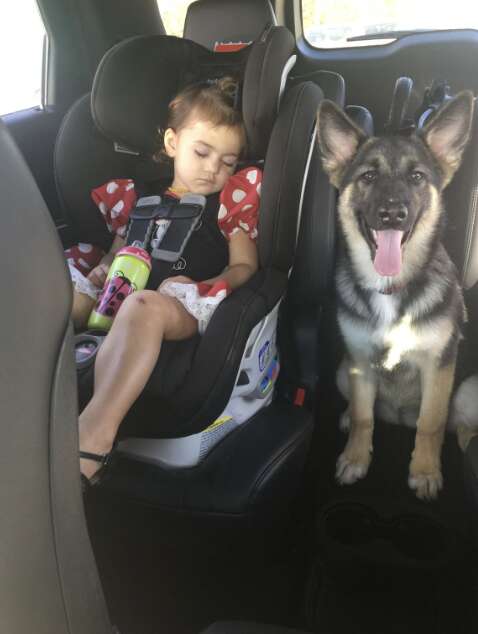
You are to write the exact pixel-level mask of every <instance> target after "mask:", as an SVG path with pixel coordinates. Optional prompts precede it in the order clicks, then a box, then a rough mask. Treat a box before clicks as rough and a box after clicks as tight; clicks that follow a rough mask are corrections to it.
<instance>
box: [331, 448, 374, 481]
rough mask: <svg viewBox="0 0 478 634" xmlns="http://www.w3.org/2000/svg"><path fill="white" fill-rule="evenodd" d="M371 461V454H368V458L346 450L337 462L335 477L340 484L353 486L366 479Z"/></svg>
mask: <svg viewBox="0 0 478 634" xmlns="http://www.w3.org/2000/svg"><path fill="white" fill-rule="evenodd" d="M370 460H371V454H370V452H367V454H366V456H359V455H354V452H350V451H347V449H346V450H345V451H344V452H343V453H342V454H341V455H340V456H339V459H338V460H337V468H336V470H335V477H336V478H337V480H338V482H339V483H340V484H353V483H354V482H357V480H361V479H362V478H365V476H366V475H367V471H368V468H369V465H370Z"/></svg>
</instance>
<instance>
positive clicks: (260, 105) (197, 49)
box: [91, 27, 294, 159]
mask: <svg viewBox="0 0 478 634" xmlns="http://www.w3.org/2000/svg"><path fill="white" fill-rule="evenodd" d="M293 49H294V38H293V36H292V34H291V33H290V31H288V30H287V29H285V28H284V27H271V28H269V29H267V30H266V31H265V32H264V33H263V34H262V36H261V37H260V38H259V39H258V40H257V41H256V42H254V44H253V45H252V46H250V47H247V48H244V49H242V50H240V51H237V52H234V53H214V52H212V51H209V50H207V49H206V48H204V47H202V46H200V45H199V44H196V43H195V42H191V41H190V40H184V39H182V38H176V37H172V36H167V35H153V36H138V37H134V38H131V39H128V40H125V41H123V42H120V43H119V44H117V45H116V46H114V47H113V48H112V49H110V50H109V51H108V52H107V53H106V55H105V56H104V57H103V59H102V61H101V63H100V65H99V66H98V70H97V71H96V75H95V79H94V82H93V90H92V93H91V110H92V116H93V120H94V122H95V124H96V126H97V127H98V129H99V130H100V132H101V133H102V134H103V135H104V136H106V137H107V138H108V139H110V140H111V141H113V142H115V143H117V144H119V145H121V146H125V147H126V148H128V149H129V150H132V151H135V152H138V153H139V154H143V155H152V154H154V153H155V152H156V151H157V150H158V133H157V129H158V127H161V128H164V126H165V125H166V123H167V115H168V104H169V102H170V101H171V99H172V98H173V97H174V96H175V95H176V94H177V93H178V92H179V91H180V90H181V89H183V88H184V87H185V86H187V85H189V84H192V83H194V82H197V81H201V80H204V79H215V78H218V77H223V76H225V75H229V74H230V75H233V76H234V77H238V79H239V80H240V81H242V97H241V101H242V113H243V118H244V124H245V129H246V135H247V141H248V155H249V156H248V158H253V159H260V158H263V157H264V155H265V152H266V149H267V144H268V141H269V136H270V133H271V131H272V127H273V125H274V121H275V118H276V115H277V110H278V103H279V98H280V92H281V89H282V88H283V84H284V76H285V72H287V69H288V68H289V67H290V59H291V54H292V51H293Z"/></svg>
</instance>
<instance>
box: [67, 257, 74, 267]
mask: <svg viewBox="0 0 478 634" xmlns="http://www.w3.org/2000/svg"><path fill="white" fill-rule="evenodd" d="M67 262H68V264H70V265H71V266H75V260H74V258H68V259H67Z"/></svg>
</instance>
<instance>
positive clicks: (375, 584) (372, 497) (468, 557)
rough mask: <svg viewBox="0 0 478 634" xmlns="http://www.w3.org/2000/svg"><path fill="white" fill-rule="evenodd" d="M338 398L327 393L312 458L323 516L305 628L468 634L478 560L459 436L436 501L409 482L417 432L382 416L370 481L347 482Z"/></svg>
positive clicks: (447, 452) (446, 454) (447, 451)
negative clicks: (340, 476)
mask: <svg viewBox="0 0 478 634" xmlns="http://www.w3.org/2000/svg"><path fill="white" fill-rule="evenodd" d="M339 403H340V399H339V397H338V395H337V394H336V392H335V388H333V387H331V386H330V387H329V389H327V390H324V393H323V394H322V402H321V403H319V411H318V418H317V433H316V435H315V438H314V449H313V453H312V455H313V456H314V460H313V462H312V464H311V465H310V474H309V475H310V477H311V478H315V481H316V487H317V522H316V538H315V544H314V556H313V564H312V566H311V570H310V577H309V581H308V588H307V593H306V605H305V613H306V623H307V626H308V627H309V629H311V630H312V631H315V632H319V633H323V634H345V633H347V634H361V633H362V632H363V633H364V634H365V633H366V634H383V633H384V632H387V634H432V633H433V634H451V633H453V634H469V633H470V632H471V631H472V629H471V619H472V614H473V610H474V607H473V604H474V602H475V600H476V589H475V588H476V580H475V562H474V561H473V551H472V547H471V536H470V527H469V512H468V509H467V502H466V499H465V493H464V486H463V464H462V463H463V460H462V454H461V452H460V450H459V449H458V447H457V444H456V440H455V438H454V437H453V436H451V435H450V436H449V437H447V439H446V442H445V446H444V450H443V458H442V463H443V474H444V488H443V490H442V492H441V493H440V495H439V497H438V499H437V500H436V501H433V502H422V501H420V500H418V499H416V498H415V496H414V495H413V493H412V492H411V491H410V490H409V488H408V485H407V476H408V463H409V461H410V455H411V451H412V449H413V443H414V430H411V429H407V428H404V427H398V426H394V425H387V424H381V423H380V422H378V423H377V424H376V429H375V432H374V457H373V461H372V464H371V467H370V470H369V473H368V474H367V476H366V478H364V480H362V481H359V482H357V483H356V484H354V485H349V486H347V485H345V486H340V485H338V484H337V483H336V481H335V477H334V474H335V461H336V459H337V457H338V455H339V454H340V452H341V450H342V449H343V446H344V444H345V440H346V436H345V434H342V433H341V432H340V431H338V419H339V414H340V409H339V408H340V406H339Z"/></svg>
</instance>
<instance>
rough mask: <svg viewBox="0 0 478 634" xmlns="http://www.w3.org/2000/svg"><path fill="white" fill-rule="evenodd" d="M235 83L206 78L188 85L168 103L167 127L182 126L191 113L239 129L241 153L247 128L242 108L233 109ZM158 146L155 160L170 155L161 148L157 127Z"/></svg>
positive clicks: (230, 78) (227, 79)
mask: <svg viewBox="0 0 478 634" xmlns="http://www.w3.org/2000/svg"><path fill="white" fill-rule="evenodd" d="M238 89H239V86H238V82H237V80H236V79H234V78H233V77H222V78H220V79H215V80H205V81H201V82H198V83H195V84H191V85H190V86H187V87H186V88H184V89H183V90H181V92H179V93H178V94H177V95H176V97H174V99H173V100H172V101H171V102H170V103H169V106H168V109H169V113H168V122H167V124H166V128H165V129H167V128H172V129H173V130H174V131H175V132H178V131H179V130H181V128H184V126H185V125H186V123H187V121H188V120H189V118H190V117H191V114H192V113H193V112H194V113H195V114H196V115H199V116H200V117H201V118H202V119H204V120H206V121H210V122H211V123H212V124H213V125H215V126H225V127H228V128H238V130H239V131H240V133H241V136H242V154H244V152H245V149H246V131H245V128H244V122H243V119H242V114H241V111H240V110H239V109H238V108H236V103H235V102H236V100H237V91H238ZM159 134H160V149H159V152H157V153H156V155H155V157H156V159H167V160H169V157H168V156H167V155H166V152H165V151H164V142H163V136H164V130H159Z"/></svg>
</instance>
